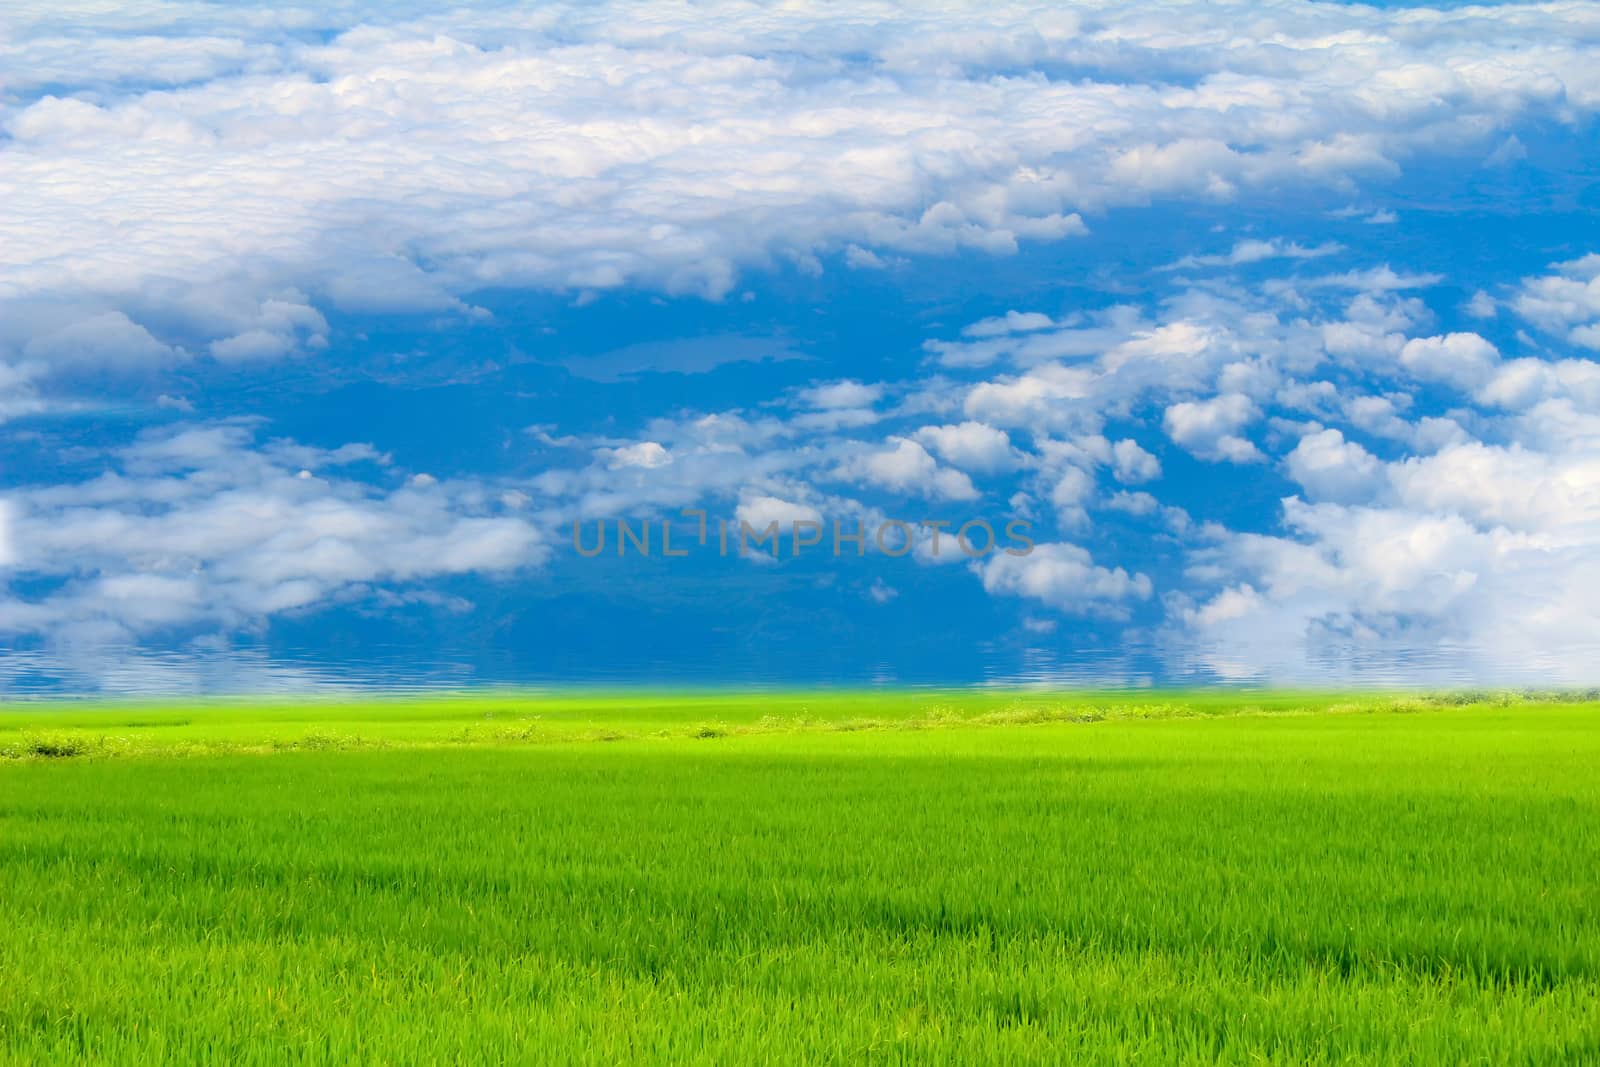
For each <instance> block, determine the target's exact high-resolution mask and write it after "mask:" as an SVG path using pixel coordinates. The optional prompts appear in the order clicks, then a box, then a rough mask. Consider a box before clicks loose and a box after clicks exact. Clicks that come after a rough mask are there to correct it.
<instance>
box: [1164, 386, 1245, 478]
mask: <svg viewBox="0 0 1600 1067" xmlns="http://www.w3.org/2000/svg"><path fill="white" fill-rule="evenodd" d="M1259 414H1260V412H1259V411H1258V410H1257V409H1256V406H1255V404H1253V403H1251V401H1250V398H1249V397H1247V396H1243V395H1241V394H1239V393H1228V394H1224V395H1222V396H1217V397H1213V398H1212V399H1210V400H1198V401H1184V402H1182V403H1178V404H1173V405H1172V406H1171V407H1169V408H1167V410H1166V413H1165V414H1164V415H1163V416H1162V420H1161V424H1162V426H1163V427H1164V428H1165V429H1166V431H1167V436H1168V437H1170V438H1172V440H1173V441H1174V442H1176V443H1177V444H1179V445H1182V446H1183V447H1184V448H1186V449H1188V450H1189V451H1190V452H1193V453H1194V454H1195V455H1196V456H1199V457H1200V458H1201V459H1209V460H1213V461H1220V460H1227V461H1229V462H1231V463H1256V462H1259V461H1260V460H1262V459H1264V458H1265V457H1263V456H1262V454H1261V451H1260V450H1259V449H1258V448H1256V446H1255V445H1254V444H1253V443H1251V442H1250V441H1248V440H1246V439H1245V438H1244V437H1241V436H1240V435H1239V431H1240V430H1242V429H1243V428H1244V427H1245V426H1246V425H1248V424H1249V423H1251V422H1253V421H1255V419H1256V418H1257V417H1258V416H1259Z"/></svg>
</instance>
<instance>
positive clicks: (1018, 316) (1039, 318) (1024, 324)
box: [961, 311, 1055, 337]
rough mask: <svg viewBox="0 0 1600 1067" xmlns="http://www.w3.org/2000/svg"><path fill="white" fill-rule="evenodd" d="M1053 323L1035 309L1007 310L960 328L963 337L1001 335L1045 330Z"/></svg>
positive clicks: (1053, 323) (1048, 317) (1047, 316)
mask: <svg viewBox="0 0 1600 1067" xmlns="http://www.w3.org/2000/svg"><path fill="white" fill-rule="evenodd" d="M1053 325H1055V321H1054V320H1053V319H1051V318H1050V316H1049V315H1045V314H1041V313H1040V312H1037V311H1008V312H1006V313H1005V314H1004V315H1001V316H999V317H997V318H992V319H979V320H978V321H977V322H974V323H973V324H972V325H970V326H964V327H962V329H961V336H963V337H1003V336H1005V335H1007V334H1013V333H1031V332H1033V331H1034V330H1047V329H1049V328H1050V327H1051V326H1053Z"/></svg>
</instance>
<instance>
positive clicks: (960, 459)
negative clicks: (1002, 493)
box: [914, 420, 1017, 473]
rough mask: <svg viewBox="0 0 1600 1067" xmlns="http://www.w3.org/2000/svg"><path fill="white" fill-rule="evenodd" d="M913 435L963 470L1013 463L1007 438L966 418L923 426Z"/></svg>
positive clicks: (1004, 466) (985, 470)
mask: <svg viewBox="0 0 1600 1067" xmlns="http://www.w3.org/2000/svg"><path fill="white" fill-rule="evenodd" d="M914 436H915V438H916V440H917V441H919V442H920V443H922V444H924V445H927V446H928V447H929V448H931V449H933V451H934V452H936V453H938V455H939V458H940V459H943V460H944V461H945V462H946V463H949V464H952V465H953V466H956V467H960V468H962V469H963V470H968V471H975V472H978V473H989V472H993V471H1001V470H1006V469H1008V468H1010V467H1012V466H1015V465H1016V461H1017V456H1016V453H1015V451H1013V449H1012V447H1011V438H1010V437H1008V436H1007V435H1006V432H1005V431H1004V430H997V429H995V428H994V427H993V426H989V425H987V424H985V423H981V422H972V421H970V420H969V421H967V422H963V423H959V424H957V425H953V426H924V427H923V428H922V429H920V430H918V431H917V432H916V434H915V435H914Z"/></svg>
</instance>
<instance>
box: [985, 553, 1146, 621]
mask: <svg viewBox="0 0 1600 1067" xmlns="http://www.w3.org/2000/svg"><path fill="white" fill-rule="evenodd" d="M978 571H979V575H980V577H981V578H982V579H983V587H984V589H985V590H987V591H988V592H989V593H991V594H995V595H1006V596H1020V597H1027V598H1029V599H1032V600H1038V601H1041V602H1043V603H1045V604H1047V605H1049V606H1050V607H1052V608H1055V609H1056V610H1058V611H1062V612H1067V613H1071V614H1112V615H1117V614H1122V613H1125V612H1126V606H1125V602H1126V601H1129V600H1146V599H1149V597H1150V593H1151V588H1152V587H1151V583H1150V579H1149V578H1148V577H1146V576H1145V575H1143V574H1137V573H1136V574H1129V573H1128V572H1127V571H1125V570H1123V569H1122V568H1121V567H1117V568H1114V569H1112V568H1106V567H1100V566H1097V565H1096V564H1095V562H1094V560H1093V559H1092V558H1091V557H1090V555H1089V553H1088V551H1086V550H1085V549H1083V548H1081V547H1079V546H1078V545H1074V544H1068V543H1066V542H1054V543H1047V544H1041V545H1036V546H1035V547H1034V549H1033V551H1032V552H1030V553H1028V554H1027V555H1025V556H1014V555H1008V554H1005V553H1000V554H998V555H994V556H991V557H989V558H988V559H987V560H986V561H984V562H983V563H982V564H979V565H978Z"/></svg>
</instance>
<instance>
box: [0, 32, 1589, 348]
mask: <svg viewBox="0 0 1600 1067" xmlns="http://www.w3.org/2000/svg"><path fill="white" fill-rule="evenodd" d="M91 8H92V10H91ZM7 15H8V34H7V39H6V41H5V42H4V44H3V45H0V63H3V65H4V69H5V70H6V71H7V84H8V92H9V93H10V94H11V96H10V97H9V98H8V102H7V103H6V105H5V108H4V110H3V111H0V122H3V123H4V128H5V134H6V137H5V140H4V141H3V145H0V154H3V156H4V163H5V165H4V167H3V168H0V205H3V207H0V302H3V303H4V304H5V305H6V308H5V311H4V313H3V314H0V318H11V319H15V318H18V317H22V316H24V314H25V313H26V312H27V310H28V309H29V308H34V309H37V308H51V307H65V306H67V305H71V306H72V307H73V309H74V315H75V317H76V318H77V319H80V320H81V321H84V322H91V323H92V322H101V323H102V325H103V326H105V327H106V329H107V330H109V331H110V333H105V332H97V331H90V336H87V337H74V336H71V335H69V336H66V337H61V338H58V339H57V345H56V349H55V351H58V352H62V353H68V354H71V357H72V358H80V357H81V356H82V355H83V354H84V353H88V352H93V353H96V354H97V357H96V358H98V354H100V353H104V352H107V351H112V352H115V353H119V354H120V358H127V359H132V358H141V359H148V360H154V361H158V362H161V361H170V360H171V359H173V358H176V356H177V353H179V352H180V351H182V352H188V353H201V352H205V353H208V354H209V355H211V356H212V357H214V358H218V359H263V358H272V357H276V356H280V355H283V354H286V353H289V352H291V351H295V352H298V351H305V350H307V349H314V348H316V347H317V343H318V339H319V338H320V337H321V336H322V334H321V331H320V329H319V327H318V325H317V323H316V322H315V321H313V320H312V319H311V318H310V315H308V314H307V311H309V310H310V309H311V308H312V307H313V306H316V307H326V306H337V307H340V308H347V309H361V310H367V311H374V310H409V311H416V310H452V309H453V310H456V311H461V310H464V307H463V305H462V303H461V297H462V296H463V295H465V294H470V293H471V292H474V291H476V290H480V289H485V288H491V287H501V288H503V287H515V286H525V287H538V288H548V289H562V290H569V291H586V290H597V289H603V288H610V287H616V286H622V285H640V286H647V287H653V288H657V289H662V290H667V291H670V292H695V293H702V294H705V295H708V296H712V297H718V296H721V295H724V294H726V293H728V292H729V291H730V290H731V289H732V287H733V286H734V284H735V282H736V280H737V277H738V275H739V274H740V272H741V271H742V270H744V269H746V268H748V267H751V266H765V265H767V264H771V263H776V262H788V263H795V264H800V265H803V266H806V267H807V268H815V267H816V266H818V265H820V263H821V259H820V258H819V257H823V256H826V255H832V254H843V255H845V256H846V257H847V259H848V261H849V262H850V263H851V264H853V265H855V266H858V267H859V266H873V265H877V264H878V263H881V262H883V261H884V260H885V256H886V254H889V253H896V254H913V253H940V254H947V253H951V252H956V251H961V250H975V251H977V252H980V253H983V254H1008V253H1010V252H1012V251H1014V250H1015V249H1016V248H1017V247H1018V246H1019V244H1021V243H1023V242H1027V241H1049V240H1059V239H1062V238H1065V237H1070V236H1072V235H1074V234H1078V233H1082V232H1084V226H1083V223H1082V221H1081V219H1080V217H1079V213H1080V212H1083V211H1089V210H1092V211H1099V210H1102V209H1104V208H1106V207H1108V206H1112V205H1118V204H1137V203H1141V202H1143V201H1146V200H1148V199H1151V198H1155V197H1183V198H1190V197H1194V198H1202V199H1227V198H1230V197H1234V196H1237V195H1240V194H1241V193H1242V192H1246V191H1255V190H1266V189H1272V188H1280V187H1293V186H1304V185H1307V184H1317V185H1323V184H1328V183H1332V184H1334V185H1339V186H1359V185H1360V183H1362V182H1363V181H1365V180H1366V179H1367V178H1368V177H1369V176H1377V177H1385V178H1386V177H1388V176H1391V175H1392V174H1393V173H1395V171H1396V170H1399V169H1404V167H1406V166H1407V165H1408V163H1409V160H1410V159H1412V158H1413V157H1415V156H1416V155H1418V154H1419V153H1425V154H1426V156H1427V158H1429V159H1436V158H1438V157H1439V156H1440V155H1448V154H1449V153H1451V152H1457V153H1459V154H1461V155H1462V156H1463V157H1464V158H1482V157H1483V155H1484V154H1486V153H1487V152H1489V151H1490V150H1492V149H1493V147H1494V146H1496V145H1501V146H1503V145H1504V144H1506V143H1507V137H1508V136H1510V135H1511V130H1510V127H1511V126H1512V125H1513V124H1515V123H1517V122H1519V121H1525V120H1540V119H1549V120H1561V121H1579V120H1581V118H1582V117H1583V116H1584V115H1588V114H1592V113H1593V112H1594V111H1595V110H1596V109H1597V107H1600V75H1597V73H1596V65H1595V64H1594V63H1593V57H1592V47H1591V45H1590V40H1589V36H1590V35H1589V27H1588V23H1587V21H1586V19H1587V15H1586V13H1585V12H1584V10H1583V9H1582V7H1581V5H1580V6H1572V5H1565V6H1563V5H1530V6H1528V7H1526V8H1520V9H1517V10H1516V11H1512V12H1501V13H1499V14H1497V17H1496V18H1495V19H1494V20H1493V23H1492V26H1491V24H1490V23H1489V22H1487V21H1485V20H1483V19H1482V17H1481V16H1480V15H1479V14H1477V13H1476V12H1475V11H1473V10H1472V9H1463V10H1452V11H1430V10H1422V9H1419V10H1380V9H1377V8H1371V7H1362V6H1348V7H1340V8H1330V9H1321V8H1315V9H1314V8H1312V7H1305V6H1290V7H1285V8H1281V9H1274V10H1271V11H1267V12H1264V13H1260V14H1259V16H1258V17H1254V18H1253V19H1252V20H1251V22H1250V24H1249V26H1248V27H1244V28H1241V26H1240V25H1239V24H1237V20H1233V19H1231V16H1228V15H1226V14H1223V15H1219V14H1218V13H1217V10H1216V9H1215V8H1213V7H1211V6H1209V5H1204V4H1199V3H1183V2H1175V3H1172V4H1170V5H1166V6H1164V7H1163V9H1162V12H1161V16H1160V17H1159V18H1156V19H1152V18H1150V17H1149V15H1148V12H1147V11H1146V9H1144V8H1142V7H1140V6H1138V5H1133V4H1121V5H1107V6H1102V7H1101V8H1099V9H1097V10H1096V11H1095V12H1094V13H1093V14H1092V16H1090V15H1087V14H1083V13H1074V12H1063V11H1060V10H1059V9H1056V8H1053V7H1048V6H1031V5H1021V6H1016V7H1007V8H1000V9H996V8H992V7H989V8H971V9H957V8H943V9H940V10H939V11H937V12H929V11H925V10H922V9H919V8H915V7H899V6H894V5H889V4H869V5H867V6H865V7H862V6H859V5H858V6H855V7H852V8H851V9H850V10H849V11H844V10H842V9H841V10H839V11H828V10H821V9H818V8H816V7H814V6H808V5H800V6H794V7H778V8H767V7H760V6H750V5H736V4H713V5H708V6H689V7H682V8H677V9H672V10H662V11H653V12H651V13H650V14H649V15H648V17H640V15H639V12H638V9H637V8H635V7H632V6H629V5H622V4H598V5H577V4H573V5H561V4H555V5H541V6H539V7H537V8H530V9H520V8H510V7H477V8H474V7H471V6H468V7H463V8H453V9H451V10H449V11H441V12H433V13H420V14H419V13H417V12H416V11H415V10H414V9H411V8H409V7H402V8H400V9H394V8H389V7H385V6H381V5H367V4H349V5H339V6H336V7H333V8H325V9H319V10H318V11H317V12H311V11H309V10H300V9H296V10H294V11H289V10H285V11H283V12H276V13H275V12H263V11H256V10H254V9H246V8H242V7H239V6H237V5H234V6H227V5H222V6H212V7H194V6H183V5H143V6H139V7H137V8H134V9H129V10H126V11H123V12H121V13H120V14H118V15H117V16H116V17H109V16H107V14H106V13H105V12H104V11H102V10H100V9H99V8H98V7H92V5H91V7H85V8H83V9H82V10H81V11H80V10H78V9H77V6H76V5H72V4H69V5H67V7H66V8H62V7H61V6H60V5H30V4H24V5H21V6H20V7H18V6H17V5H13V9H12V10H9V11H8V13H7ZM69 30H70V32H69ZM1044 70H1074V71H1078V72H1080V73H1079V74H1078V75H1075V76H1073V77H1071V78H1058V77H1046V76H1044V75H1043V74H1032V75H1029V74H1028V73H1027V72H1030V71H1032V72H1038V71H1044ZM596 71H603V72H604V73H605V76H604V77H596V76H595V72H596ZM1095 71H1110V72H1113V73H1112V74H1109V75H1105V76H1097V75H1095V74H1094V73H1093V72H1095ZM1019 72H1023V73H1022V75H1021V76H1019ZM47 90H48V92H49V93H50V94H51V95H39V94H41V93H44V92H45V91H47ZM173 190H181V194H176V195H175V194H174V193H173ZM1263 245H1264V246H1266V247H1262V246H1263ZM1297 247H1298V246H1292V245H1283V244H1280V245H1276V246H1275V245H1273V242H1271V241H1267V242H1258V243H1255V244H1252V243H1248V242H1246V243H1243V244H1242V245H1241V246H1240V247H1239V248H1237V249H1235V250H1234V251H1233V252H1230V253H1229V254H1228V255H1229V257H1230V260H1232V259H1234V258H1235V257H1237V262H1248V261H1252V260H1255V259H1259V257H1261V256H1263V255H1265V254H1268V253H1272V254H1297V253H1295V251H1294V250H1295V249H1296V248H1297ZM134 250H137V251H134ZM1314 250H1315V249H1310V250H1307V251H1314ZM1296 284H1312V285H1316V284H1333V285H1353V286H1357V287H1361V288H1375V287H1381V286H1391V287H1392V286H1412V285H1419V284H1425V281H1423V280H1421V279H1420V277H1418V276H1413V277H1403V276H1400V275H1394V274H1393V273H1392V272H1390V274H1389V275H1387V276H1385V275H1381V274H1379V275H1371V276H1363V277H1335V278H1333V279H1323V280H1321V281H1317V280H1312V281H1311V282H1308V283H1296ZM174 292H177V293H179V294H180V295H178V296H174V295H173V294H174ZM294 294H300V295H294ZM273 301H281V302H282V303H285V304H288V305H291V306H293V307H299V308H304V309H306V310H305V311H296V312H294V313H293V314H291V315H289V316H288V317H287V318H285V317H283V316H282V315H279V314H277V311H279V310H282V309H274V308H273V307H271V306H269V305H270V304H271V303H272V302H273ZM1024 314H1030V313H1024ZM115 315H121V316H123V317H124V318H125V319H126V320H127V321H126V324H124V323H123V322H122V321H121V320H116V319H102V316H115ZM113 327H114V329H113ZM129 327H132V328H131V329H130V328H129ZM135 330H143V331H145V334H147V335H148V337H143V336H140V335H139V334H137V333H136V332H135ZM112 334H117V335H119V336H112ZM35 336H36V337H40V338H42V337H43V336H44V334H43V333H42V332H40V331H32V332H30V334H29V337H35ZM108 341H110V342H112V343H110V344H109V345H108V344H107V343H106V342H108ZM41 343H42V342H41ZM15 355H16V352H15V351H14V350H13V351H11V352H9V353H8V352H5V351H0V358H4V357H7V356H15ZM52 358H54V357H53V356H52Z"/></svg>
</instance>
